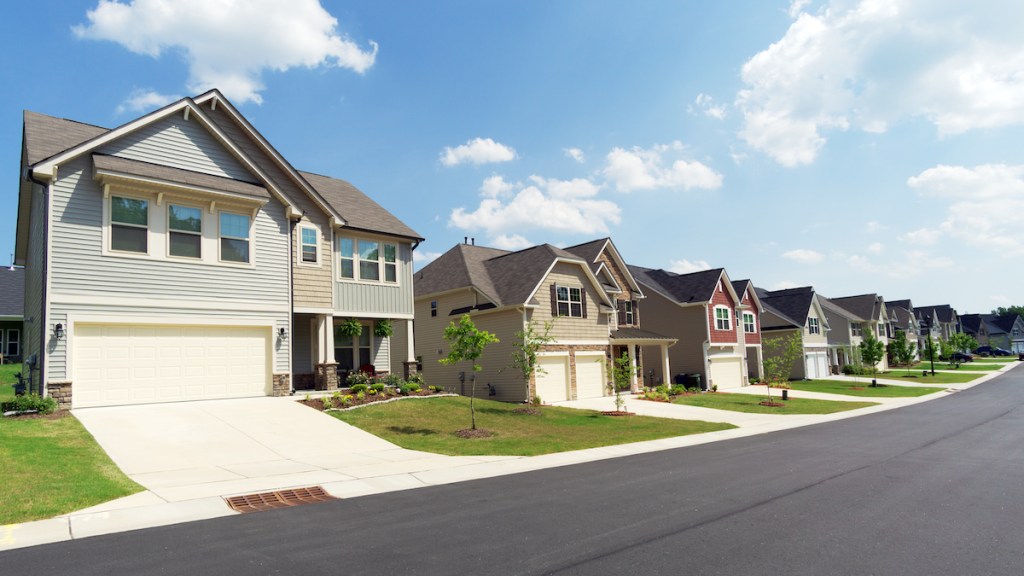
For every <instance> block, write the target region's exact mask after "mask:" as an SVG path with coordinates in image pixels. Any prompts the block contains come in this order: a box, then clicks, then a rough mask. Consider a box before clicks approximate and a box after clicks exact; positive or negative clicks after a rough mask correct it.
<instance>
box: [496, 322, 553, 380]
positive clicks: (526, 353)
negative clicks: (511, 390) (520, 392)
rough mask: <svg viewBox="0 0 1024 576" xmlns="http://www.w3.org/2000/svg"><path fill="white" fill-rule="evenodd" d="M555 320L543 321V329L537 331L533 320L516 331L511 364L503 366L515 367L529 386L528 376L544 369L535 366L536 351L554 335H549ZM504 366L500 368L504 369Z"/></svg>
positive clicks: (539, 372)
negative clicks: (524, 328) (524, 327)
mask: <svg viewBox="0 0 1024 576" xmlns="http://www.w3.org/2000/svg"><path fill="white" fill-rule="evenodd" d="M554 326H555V321H554V320H551V321H549V322H545V323H544V331H543V332H541V333H539V334H538V333H537V330H536V329H535V328H534V324H533V322H530V323H529V324H528V325H527V326H526V330H517V331H516V342H515V343H514V344H512V348H513V350H512V364H510V365H508V366H506V367H505V368H515V369H516V370H517V371H518V372H519V374H520V375H521V376H522V377H523V382H525V383H526V384H527V386H529V383H530V376H532V375H533V374H534V372H535V371H536V373H537V374H543V373H544V369H543V368H541V367H539V366H537V352H539V351H540V349H541V348H542V347H543V346H544V345H545V344H549V343H550V342H552V341H553V340H554V339H555V337H554V336H552V335H551V329H552V328H554ZM505 368H502V370H504V369H505Z"/></svg>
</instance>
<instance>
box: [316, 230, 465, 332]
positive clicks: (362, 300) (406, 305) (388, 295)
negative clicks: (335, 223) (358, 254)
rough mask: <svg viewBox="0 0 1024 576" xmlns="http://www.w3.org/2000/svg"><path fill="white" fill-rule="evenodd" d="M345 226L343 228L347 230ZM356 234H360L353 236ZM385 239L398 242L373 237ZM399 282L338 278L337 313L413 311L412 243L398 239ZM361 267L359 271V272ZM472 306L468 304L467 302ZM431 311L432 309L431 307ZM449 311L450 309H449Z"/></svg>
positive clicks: (336, 289)
mask: <svg viewBox="0 0 1024 576" xmlns="http://www.w3.org/2000/svg"><path fill="white" fill-rule="evenodd" d="M343 233H344V229H342V230H340V231H339V234H343ZM352 237H353V238H357V239H358V238H360V237H358V236H352ZM370 239H372V240H379V241H381V242H389V243H396V241H395V240H394V239H388V238H385V237H375V238H370ZM397 245H398V270H397V278H398V283H397V284H385V283H381V282H359V281H352V280H336V281H335V282H334V291H335V302H337V306H336V309H335V315H338V316H360V315H372V316H374V317H388V316H391V315H404V316H405V317H408V316H411V315H412V314H413V285H412V246H411V245H410V244H409V243H402V242H398V243H397ZM358 273H359V272H358V270H357V271H356V274H358ZM467 306H468V304H467ZM428 313H429V311H428ZM445 313H446V314H447V312H445Z"/></svg>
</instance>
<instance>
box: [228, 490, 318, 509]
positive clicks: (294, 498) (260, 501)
mask: <svg viewBox="0 0 1024 576" xmlns="http://www.w3.org/2000/svg"><path fill="white" fill-rule="evenodd" d="M225 500H226V501H227V503H228V506H231V509H232V510H235V511H238V512H241V513H243V514H245V513H248V512H262V511H264V510H273V509H274V508H287V507H289V506H301V505H303V504H316V503H317V502H327V501H328V500H337V498H335V497H334V496H331V495H330V494H328V493H327V491H326V490H324V489H323V488H321V487H320V486H310V487H309V488H292V489H289V490H277V491H276V492H260V493H259V494H245V495H243V496H232V497H230V498H225Z"/></svg>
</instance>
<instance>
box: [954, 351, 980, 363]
mask: <svg viewBox="0 0 1024 576" xmlns="http://www.w3.org/2000/svg"><path fill="white" fill-rule="evenodd" d="M949 361H950V362H974V356H973V355H971V354H964V353H963V352H953V353H952V354H950V355H949Z"/></svg>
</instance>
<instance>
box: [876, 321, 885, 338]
mask: <svg viewBox="0 0 1024 576" xmlns="http://www.w3.org/2000/svg"><path fill="white" fill-rule="evenodd" d="M878 335H879V336H885V324H879V325H878Z"/></svg>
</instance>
